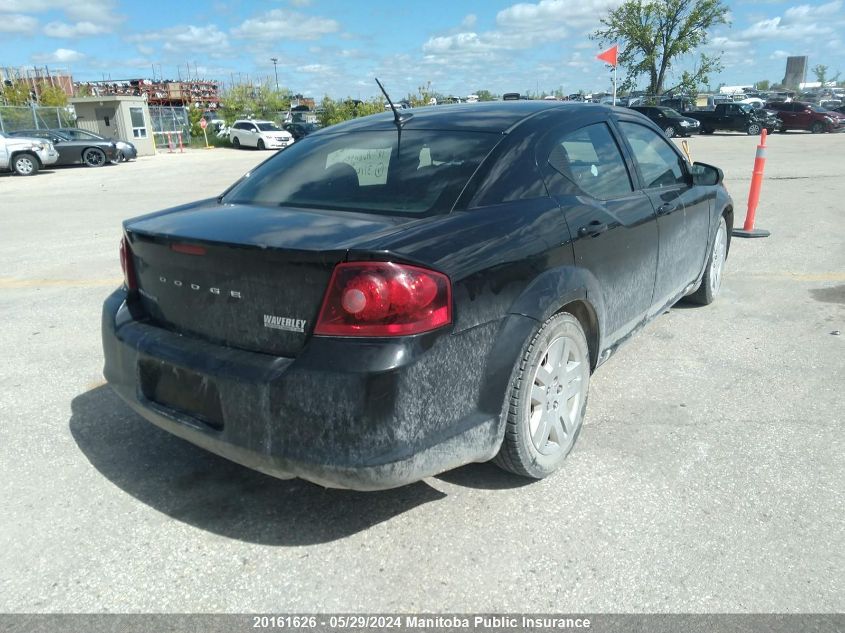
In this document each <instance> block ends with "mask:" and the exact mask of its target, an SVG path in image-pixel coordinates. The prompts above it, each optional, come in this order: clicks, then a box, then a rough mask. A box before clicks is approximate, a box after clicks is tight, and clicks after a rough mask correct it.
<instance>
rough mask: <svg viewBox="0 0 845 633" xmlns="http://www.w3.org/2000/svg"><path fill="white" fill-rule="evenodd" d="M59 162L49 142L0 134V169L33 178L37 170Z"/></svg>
mask: <svg viewBox="0 0 845 633" xmlns="http://www.w3.org/2000/svg"><path fill="white" fill-rule="evenodd" d="M57 160H59V152H57V151H56V148H55V147H53V144H52V143H51V142H50V141H47V140H45V139H43V138H29V137H26V136H6V135H4V134H3V133H2V132H0V169H3V170H8V171H12V172H14V173H16V174H18V175H19V176H34V175H35V174H37V173H38V170H39V169H41V168H42V167H46V166H47V165H52V164H53V163H55V162H56V161H57Z"/></svg>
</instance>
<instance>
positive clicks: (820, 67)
mask: <svg viewBox="0 0 845 633" xmlns="http://www.w3.org/2000/svg"><path fill="white" fill-rule="evenodd" d="M812 70H813V74H814V75H815V76H816V81H818V82H819V83H821V85H822V87H824V84H825V82H826V81H827V66H825V65H824V64H817V65H815V66H813V69H812Z"/></svg>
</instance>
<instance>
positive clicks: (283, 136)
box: [229, 119, 293, 149]
mask: <svg viewBox="0 0 845 633" xmlns="http://www.w3.org/2000/svg"><path fill="white" fill-rule="evenodd" d="M229 139H231V141H232V145H234V146H235V147H240V146H241V145H247V146H249V147H257V148H258V149H284V148H285V147H287V146H288V145H292V144H293V136H291V133H290V132H286V131H285V130H283V129H281V128H280V127H278V126H277V125H276V124H275V123H273V122H272V121H253V120H246V119H244V120H241V121H235V123H234V124H233V125H232V127H231V128H229Z"/></svg>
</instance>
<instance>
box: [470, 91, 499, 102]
mask: <svg viewBox="0 0 845 633" xmlns="http://www.w3.org/2000/svg"><path fill="white" fill-rule="evenodd" d="M475 94H477V95H478V100H479V101H496V100H497V99H498V98H499V95H497V94H493V93H492V92H490V91H489V90H476V91H475Z"/></svg>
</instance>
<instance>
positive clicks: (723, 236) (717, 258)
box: [710, 221, 728, 295]
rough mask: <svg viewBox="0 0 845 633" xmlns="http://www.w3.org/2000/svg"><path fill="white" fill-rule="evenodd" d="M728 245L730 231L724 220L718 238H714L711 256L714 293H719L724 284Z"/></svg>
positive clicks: (711, 280) (711, 287)
mask: <svg viewBox="0 0 845 633" xmlns="http://www.w3.org/2000/svg"><path fill="white" fill-rule="evenodd" d="M727 245H728V231H727V229H726V228H725V222H724V221H722V222H720V223H719V230H718V231H717V232H716V239H715V240H713V256H712V257H711V258H710V290H711V292H712V294H713V295H716V294H718V292H719V288H720V287H721V285H722V269H723V268H724V266H725V255H726V254H727Z"/></svg>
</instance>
